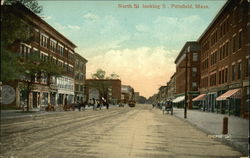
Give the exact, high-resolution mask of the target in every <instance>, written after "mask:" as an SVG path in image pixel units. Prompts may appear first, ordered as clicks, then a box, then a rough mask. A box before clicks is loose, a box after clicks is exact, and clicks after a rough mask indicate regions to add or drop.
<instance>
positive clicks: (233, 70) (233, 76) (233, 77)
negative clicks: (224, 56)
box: [232, 65, 236, 81]
mask: <svg viewBox="0 0 250 158" xmlns="http://www.w3.org/2000/svg"><path fill="white" fill-rule="evenodd" d="M235 72H236V66H235V65H232V81H234V80H235Z"/></svg>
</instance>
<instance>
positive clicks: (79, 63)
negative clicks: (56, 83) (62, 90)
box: [74, 53, 88, 102]
mask: <svg viewBox="0 0 250 158" xmlns="http://www.w3.org/2000/svg"><path fill="white" fill-rule="evenodd" d="M87 62H88V61H87V60H86V59H85V58H84V57H82V56H81V55H79V54H78V53H75V67H74V68H75V69H74V73H75V76H74V78H75V102H81V101H85V100H86V94H85V93H84V92H85V80H86V63H87Z"/></svg>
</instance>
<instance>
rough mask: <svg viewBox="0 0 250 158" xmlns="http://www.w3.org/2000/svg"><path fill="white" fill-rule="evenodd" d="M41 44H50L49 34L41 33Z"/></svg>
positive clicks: (44, 45) (45, 45)
mask: <svg viewBox="0 0 250 158" xmlns="http://www.w3.org/2000/svg"><path fill="white" fill-rule="evenodd" d="M40 45H41V46H43V47H47V46H48V36H46V35H43V34H41V36H40Z"/></svg>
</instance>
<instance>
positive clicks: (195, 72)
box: [192, 67, 197, 77]
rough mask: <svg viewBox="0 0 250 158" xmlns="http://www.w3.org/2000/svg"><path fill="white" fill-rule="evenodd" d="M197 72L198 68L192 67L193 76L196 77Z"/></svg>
mask: <svg viewBox="0 0 250 158" xmlns="http://www.w3.org/2000/svg"><path fill="white" fill-rule="evenodd" d="M196 74H197V68H196V67H192V77H196Z"/></svg>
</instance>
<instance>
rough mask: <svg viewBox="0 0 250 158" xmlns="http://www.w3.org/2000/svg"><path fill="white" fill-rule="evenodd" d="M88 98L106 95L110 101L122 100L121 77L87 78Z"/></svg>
mask: <svg viewBox="0 0 250 158" xmlns="http://www.w3.org/2000/svg"><path fill="white" fill-rule="evenodd" d="M86 95H87V99H88V100H89V99H92V98H95V99H99V100H100V99H101V97H103V96H104V98H105V99H107V100H108V101H109V103H113V104H117V103H119V102H120V101H121V80H119V79H86Z"/></svg>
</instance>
